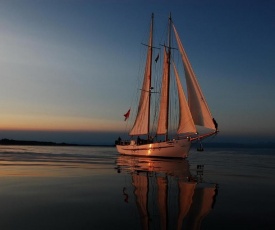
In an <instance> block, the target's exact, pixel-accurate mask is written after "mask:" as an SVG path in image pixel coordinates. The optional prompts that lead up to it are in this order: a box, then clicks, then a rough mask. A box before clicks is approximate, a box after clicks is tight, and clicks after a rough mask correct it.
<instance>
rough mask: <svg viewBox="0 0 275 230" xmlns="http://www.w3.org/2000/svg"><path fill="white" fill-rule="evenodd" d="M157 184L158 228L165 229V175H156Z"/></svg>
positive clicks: (166, 189) (166, 208)
mask: <svg viewBox="0 0 275 230" xmlns="http://www.w3.org/2000/svg"><path fill="white" fill-rule="evenodd" d="M157 185H158V188H157V190H158V208H159V214H160V228H161V229H167V221H168V220H167V219H168V218H167V214H168V213H167V210H168V207H167V200H168V198H167V192H168V186H167V178H166V177H157Z"/></svg>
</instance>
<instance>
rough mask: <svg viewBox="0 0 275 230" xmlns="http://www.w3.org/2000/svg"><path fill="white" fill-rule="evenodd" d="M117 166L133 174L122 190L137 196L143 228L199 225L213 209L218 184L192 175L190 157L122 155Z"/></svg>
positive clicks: (190, 227) (194, 227)
mask: <svg viewBox="0 0 275 230" xmlns="http://www.w3.org/2000/svg"><path fill="white" fill-rule="evenodd" d="M117 170H118V172H123V173H126V175H129V176H131V183H129V184H127V185H126V186H127V187H124V188H123V194H124V197H125V202H128V200H131V199H134V200H135V202H136V206H137V209H138V212H139V217H140V223H141V225H142V228H143V229H200V227H201V223H202V220H203V219H204V218H205V217H206V216H207V214H208V213H209V212H210V211H211V210H212V209H213V206H214V201H215V199H216V195H217V184H213V183H205V182H203V180H202V177H201V175H199V176H197V175H191V173H190V166H189V162H188V161H187V160H184V159H159V158H148V157H144V158H143V157H130V156H119V157H118V159H117ZM199 174H200V173H199ZM126 191H127V192H128V193H127V192H126ZM129 191H133V192H132V194H131V193H129Z"/></svg>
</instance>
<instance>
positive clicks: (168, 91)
mask: <svg viewBox="0 0 275 230" xmlns="http://www.w3.org/2000/svg"><path fill="white" fill-rule="evenodd" d="M171 28H172V17H171V12H170V15H169V23H168V55H167V61H168V77H167V78H168V86H167V97H168V98H167V108H166V112H167V116H166V125H167V127H166V130H167V132H166V135H165V140H166V141H167V140H168V126H169V125H168V122H169V93H170V64H171Z"/></svg>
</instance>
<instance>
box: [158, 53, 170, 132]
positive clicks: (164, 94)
mask: <svg viewBox="0 0 275 230" xmlns="http://www.w3.org/2000/svg"><path fill="white" fill-rule="evenodd" d="M168 65H169V63H168V55H167V51H166V49H164V59H163V75H162V86H161V95H160V108H159V119H158V127H157V134H159V135H161V134H166V133H167V127H168V124H167V115H168V114H167V110H168V108H167V104H168Z"/></svg>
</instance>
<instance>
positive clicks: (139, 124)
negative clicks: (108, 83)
mask: <svg viewBox="0 0 275 230" xmlns="http://www.w3.org/2000/svg"><path fill="white" fill-rule="evenodd" d="M152 31H153V23H151V30H150V36H149V45H148V51H147V59H146V67H145V73H144V79H143V85H142V89H141V94H140V99H139V106H138V113H137V116H136V120H135V123H134V126H133V128H132V130H131V132H130V135H143V134H148V133H149V117H150V88H151V72H152V71H151V68H152V42H153V35H152V33H153V32H152Z"/></svg>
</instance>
